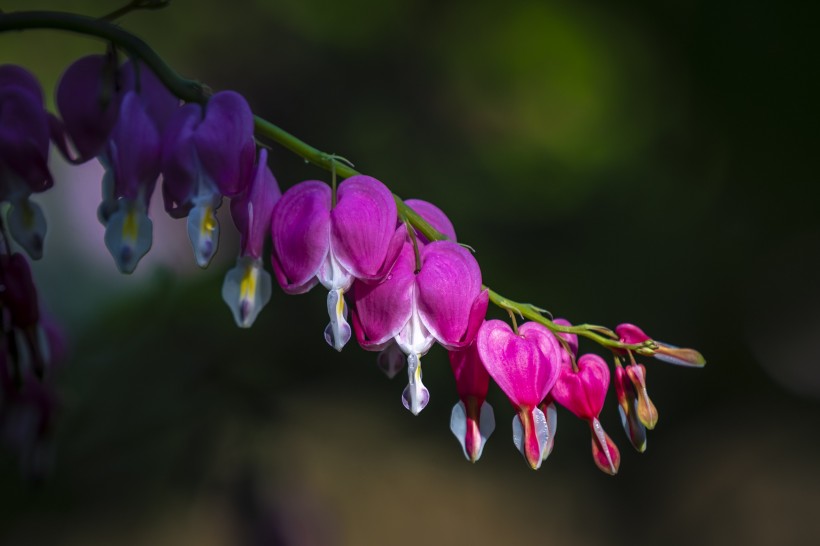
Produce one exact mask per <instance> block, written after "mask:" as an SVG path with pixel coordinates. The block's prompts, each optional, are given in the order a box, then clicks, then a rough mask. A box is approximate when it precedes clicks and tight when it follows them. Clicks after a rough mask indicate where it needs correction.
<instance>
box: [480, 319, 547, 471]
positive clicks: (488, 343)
mask: <svg viewBox="0 0 820 546" xmlns="http://www.w3.org/2000/svg"><path fill="white" fill-rule="evenodd" d="M476 345H477V349H478V354H479V355H480V357H481V361H482V362H483V363H484V367H485V369H486V370H487V372H488V373H489V375H490V377H492V378H493V380H494V381H495V382H496V383H497V384H498V386H499V387H500V388H501V390H502V391H504V394H506V395H507V398H509V399H510V402H512V404H513V406H515V408H516V409H517V411H518V413H517V415H516V416H515V417H513V442H514V443H515V446H516V447H517V448H518V450H519V451H520V452H521V454H522V455H524V458H525V459H526V460H527V462H528V463H529V464H530V466H531V467H532V468H533V469H537V468H538V467H540V466H541V462H542V461H543V460H544V451H545V450H546V446H547V442H548V441H549V435H550V430H549V428H548V424H547V418H546V416H545V415H544V413H543V412H542V411H541V410H540V409H539V408H538V405H539V404H540V403H541V401H542V400H544V399H545V398H546V397H547V394H548V393H549V392H550V389H552V388H553V385H555V382H556V380H557V379H558V374H559V372H560V370H561V355H560V350H561V347H560V345H559V344H558V341H557V340H556V339H555V336H554V335H553V334H552V332H550V331H549V330H548V329H547V328H546V327H545V326H543V325H541V324H538V323H536V322H526V323H524V324H522V325H521V326H520V327H518V332H517V333H516V332H513V330H512V329H511V328H510V326H509V324H507V323H506V322H503V321H500V320H488V321H487V322H485V323H484V324H483V325H482V326H481V329H480V330H479V332H478V337H477V338H476Z"/></svg>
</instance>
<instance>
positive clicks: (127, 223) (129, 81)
mask: <svg viewBox="0 0 820 546" xmlns="http://www.w3.org/2000/svg"><path fill="white" fill-rule="evenodd" d="M122 70H123V80H124V81H125V84H124V90H125V93H124V95H123V97H122V102H121V103H120V108H119V116H118V118H117V123H116V124H115V125H114V128H113V129H112V131H111V134H110V137H109V140H108V142H107V144H106V147H105V150H104V151H103V153H102V154H101V155H100V162H101V163H102V165H103V167H104V168H105V171H106V172H105V175H104V176H103V201H102V203H101V204H100V208H99V210H98V215H99V217H100V220H101V222H102V223H103V225H105V246H106V247H107V248H108V251H109V252H110V253H111V255H112V256H113V258H114V262H115V263H116V264H117V267H118V268H119V270H120V271H121V272H123V273H132V272H133V271H134V269H135V268H136V267H137V263H139V260H140V259H142V257H143V256H144V255H145V254H146V253H147V252H148V250H150V248H151V242H152V229H153V224H152V222H151V219H150V218H148V204H149V203H150V201H151V195H152V194H153V192H154V187H155V186H156V182H157V178H158V177H159V173H160V159H161V137H162V129H163V127H164V126H165V124H166V123H167V120H168V117H167V116H168V115H169V112H172V111H174V110H175V109H176V108H177V107H178V104H179V101H178V100H177V99H176V98H175V97H174V96H173V95H171V93H170V92H169V91H168V90H167V89H166V88H165V86H163V85H162V83H161V82H160V81H159V80H158V79H157V77H156V76H155V75H154V73H153V72H151V71H150V70H148V69H147V68H145V67H143V66H141V65H139V64H132V63H126V64H125V65H124V66H123V68H122ZM135 72H138V73H139V74H138V76H137V75H133V76H128V75H130V74H134V73H135Z"/></svg>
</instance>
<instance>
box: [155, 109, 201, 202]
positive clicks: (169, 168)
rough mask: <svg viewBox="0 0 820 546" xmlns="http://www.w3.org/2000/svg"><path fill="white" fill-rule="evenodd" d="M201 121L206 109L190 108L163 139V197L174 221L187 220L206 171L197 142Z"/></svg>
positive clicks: (173, 121)
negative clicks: (196, 137)
mask: <svg viewBox="0 0 820 546" xmlns="http://www.w3.org/2000/svg"><path fill="white" fill-rule="evenodd" d="M201 118H202V107H200V106H199V105H198V104H186V105H185V106H183V107H182V108H179V109H178V110H177V111H176V112H175V113H174V115H173V117H172V118H171V120H170V121H169V122H168V125H167V127H166V129H165V132H164V133H163V135H162V152H161V165H162V196H163V200H164V202H165V210H166V211H167V212H168V214H169V215H170V216H172V217H173V218H183V217H185V216H187V215H188V212H189V211H190V210H191V207H192V206H193V202H192V200H193V194H194V191H195V190H196V185H197V182H198V180H199V177H200V176H201V171H202V165H201V164H200V162H199V157H198V156H197V153H196V147H195V146H194V140H193V139H194V130H195V129H196V126H197V124H198V123H199V120H200V119H201Z"/></svg>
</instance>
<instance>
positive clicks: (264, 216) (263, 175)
mask: <svg viewBox="0 0 820 546" xmlns="http://www.w3.org/2000/svg"><path fill="white" fill-rule="evenodd" d="M267 162H268V152H267V150H265V149H264V148H263V149H261V150H260V151H259V161H258V163H257V165H256V171H255V172H254V176H253V180H252V181H251V183H250V186H248V188H247V189H246V190H245V191H244V192H243V193H242V194H241V195H240V196H238V197H236V198H234V199H233V200H232V201H231V216H232V217H233V221H234V224H235V225H236V227H237V229H238V230H239V235H240V238H241V239H240V248H241V250H240V254H239V258H238V259H237V262H236V266H235V267H234V268H233V269H231V270H230V271H229V272H228V273H227V275H225V282H224V283H223V285H222V299H224V300H225V303H227V304H228V307H230V308H231V311H232V312H233V317H234V320H235V321H236V324H237V325H238V326H240V327H241V328H249V327H250V326H251V325H252V324H253V322H254V320H256V316H257V315H258V314H259V311H261V310H262V308H263V307H264V306H265V305H267V303H268V301H270V296H271V278H270V274H269V273H268V272H267V271H265V269H264V267H263V266H262V247H263V245H264V243H265V237H266V236H267V234H268V230H269V228H270V219H271V213H272V212H273V207H274V205H275V204H276V202H277V201H278V200H279V198H280V197H281V196H282V192H281V191H280V190H279V184H277V183H276V179H275V178H274V177H273V173H272V172H271V170H270V168H269V167H268V163H267Z"/></svg>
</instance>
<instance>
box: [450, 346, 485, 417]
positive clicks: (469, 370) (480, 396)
mask: <svg viewBox="0 0 820 546" xmlns="http://www.w3.org/2000/svg"><path fill="white" fill-rule="evenodd" d="M449 356H450V368H451V369H452V370H453V375H454V376H455V378H456V390H457V391H458V397H459V398H461V399H462V400H464V399H466V398H467V397H468V396H472V397H474V398H476V399H477V400H478V402H479V405H480V404H481V402H484V399H485V398H486V397H487V390H488V389H489V388H490V374H488V373H487V370H486V369H485V368H484V364H483V363H482V362H481V357H480V356H479V355H478V346H477V344H476V343H473V344H471V345H470V346H469V347H467V348H466V349H461V350H459V351H450V352H449Z"/></svg>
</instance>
